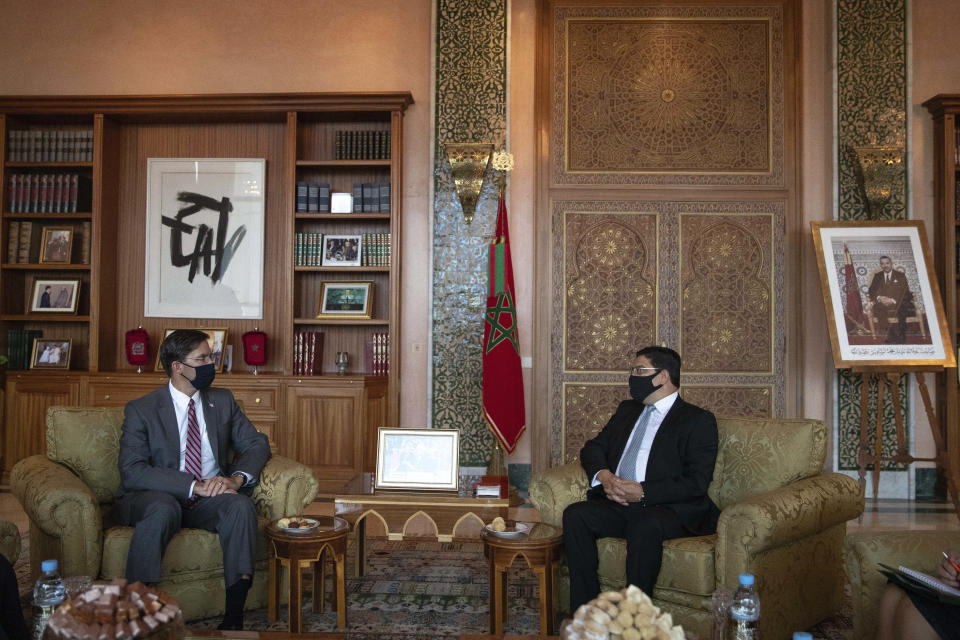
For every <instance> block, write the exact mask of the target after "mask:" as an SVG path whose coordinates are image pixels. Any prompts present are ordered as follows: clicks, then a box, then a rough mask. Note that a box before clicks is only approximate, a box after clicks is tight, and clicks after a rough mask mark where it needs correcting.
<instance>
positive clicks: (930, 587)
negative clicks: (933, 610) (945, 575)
mask: <svg viewBox="0 0 960 640" xmlns="http://www.w3.org/2000/svg"><path fill="white" fill-rule="evenodd" d="M878 564H879V565H880V567H881V568H880V569H879V571H880V573H882V574H883V575H885V576H887V577H888V578H890V580H891V581H892V582H893V583H894V584H896V585H897V586H898V587H900V588H901V589H904V590H906V591H909V592H911V593H916V594H919V595H921V596H924V597H927V598H930V599H931V600H936V601H938V602H944V603H947V604H955V605H960V589H954V588H953V587H951V586H948V585H946V584H944V583H942V582H940V581H939V580H938V579H936V578H934V577H933V576H931V575H928V574H926V573H923V572H922V571H917V570H915V569H910V568H908V567H904V566H900V567H897V568H896V569H894V568H893V567H891V566H888V565H885V564H883V563H882V562H880V563H878Z"/></svg>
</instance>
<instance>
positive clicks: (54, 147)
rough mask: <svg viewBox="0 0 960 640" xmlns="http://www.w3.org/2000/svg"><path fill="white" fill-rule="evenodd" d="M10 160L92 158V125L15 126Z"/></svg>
mask: <svg viewBox="0 0 960 640" xmlns="http://www.w3.org/2000/svg"><path fill="white" fill-rule="evenodd" d="M8 145H9V148H8V150H7V160H8V161H9V162H91V161H93V129H14V130H11V131H10V135H9V137H8Z"/></svg>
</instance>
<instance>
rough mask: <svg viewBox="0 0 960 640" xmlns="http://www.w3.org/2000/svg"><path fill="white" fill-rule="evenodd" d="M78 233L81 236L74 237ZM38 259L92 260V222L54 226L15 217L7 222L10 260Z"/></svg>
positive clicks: (27, 261) (50, 261) (58, 261)
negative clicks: (76, 238)
mask: <svg viewBox="0 0 960 640" xmlns="http://www.w3.org/2000/svg"><path fill="white" fill-rule="evenodd" d="M78 233H79V240H78V241H74V236H76V235H77V234H78ZM75 260H79V263H76V262H75ZM37 263H47V264H90V222H89V221H87V220H84V221H83V222H81V223H79V224H78V225H67V226H56V227H52V226H42V225H40V224H39V223H37V222H30V221H29V220H11V221H10V222H9V223H8V224H7V264H37Z"/></svg>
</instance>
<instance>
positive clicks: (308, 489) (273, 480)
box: [251, 455, 318, 520]
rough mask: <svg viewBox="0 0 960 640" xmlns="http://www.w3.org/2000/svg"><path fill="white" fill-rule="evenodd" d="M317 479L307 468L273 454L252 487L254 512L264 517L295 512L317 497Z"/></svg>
mask: <svg viewBox="0 0 960 640" xmlns="http://www.w3.org/2000/svg"><path fill="white" fill-rule="evenodd" d="M317 487H318V485H317V479H316V478H314V477H313V473H312V472H311V471H310V469H309V468H308V467H306V466H304V465H302V464H300V463H299V462H296V461H294V460H291V459H290V458H285V457H283V456H277V455H275V456H273V457H272V458H270V460H269V461H268V462H267V465H266V466H265V467H264V468H263V471H261V472H260V482H258V483H257V485H256V486H255V487H254V488H253V495H252V496H251V498H252V499H253V504H254V506H256V508H257V514H258V515H259V516H260V517H261V518H266V519H267V520H277V519H278V518H283V517H286V516H298V515H300V514H301V513H303V509H304V508H305V507H306V506H307V505H308V504H310V503H311V502H313V499H314V498H315V497H317Z"/></svg>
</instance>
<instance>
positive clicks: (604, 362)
mask: <svg viewBox="0 0 960 640" xmlns="http://www.w3.org/2000/svg"><path fill="white" fill-rule="evenodd" d="M563 224H564V238H563V241H564V245H565V254H566V255H565V257H566V265H565V269H564V276H565V285H564V302H565V311H564V328H563V338H564V350H563V352H564V369H565V370H566V371H570V372H573V371H580V372H585V371H610V368H611V366H612V365H615V364H617V363H620V364H622V358H623V355H624V354H625V353H629V352H630V348H631V347H632V346H633V345H636V344H652V343H653V342H654V340H655V339H656V336H657V300H656V290H657V215H656V213H594V212H577V213H570V214H568V215H567V216H565V217H564V222H563ZM623 369H624V367H623V366H619V367H615V369H614V370H616V371H618V372H619V371H622V370H623Z"/></svg>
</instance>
